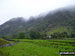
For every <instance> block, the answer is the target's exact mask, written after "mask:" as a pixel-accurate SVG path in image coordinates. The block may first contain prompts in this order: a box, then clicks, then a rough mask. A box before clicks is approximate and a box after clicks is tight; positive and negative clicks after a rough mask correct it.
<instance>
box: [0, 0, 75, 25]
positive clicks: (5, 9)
mask: <svg viewBox="0 0 75 56" xmlns="http://www.w3.org/2000/svg"><path fill="white" fill-rule="evenodd" d="M71 5H75V0H0V24H3V23H4V22H6V21H8V20H9V19H11V18H14V17H25V18H29V17H30V16H36V15H39V14H40V13H43V12H48V11H51V10H55V9H57V8H61V7H65V6H71Z"/></svg>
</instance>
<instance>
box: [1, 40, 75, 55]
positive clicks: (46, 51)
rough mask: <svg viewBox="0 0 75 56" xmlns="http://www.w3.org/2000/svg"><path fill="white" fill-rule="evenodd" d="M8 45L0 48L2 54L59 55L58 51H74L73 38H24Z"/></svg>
mask: <svg viewBox="0 0 75 56" xmlns="http://www.w3.org/2000/svg"><path fill="white" fill-rule="evenodd" d="M15 40H16V41H20V42H19V43H18V44H16V45H14V46H10V47H4V48H0V53H1V55H2V56H59V51H60V50H62V51H74V50H75V44H74V42H75V41H74V40H25V39H15Z"/></svg>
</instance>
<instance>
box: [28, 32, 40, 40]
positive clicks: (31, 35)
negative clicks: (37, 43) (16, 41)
mask: <svg viewBox="0 0 75 56" xmlns="http://www.w3.org/2000/svg"><path fill="white" fill-rule="evenodd" d="M29 35H30V37H31V39H39V38H40V37H41V35H40V33H39V32H37V31H30V32H29Z"/></svg>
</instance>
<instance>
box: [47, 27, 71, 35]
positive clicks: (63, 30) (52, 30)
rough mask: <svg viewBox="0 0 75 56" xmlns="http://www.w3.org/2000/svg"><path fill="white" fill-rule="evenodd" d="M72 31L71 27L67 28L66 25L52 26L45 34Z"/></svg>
mask: <svg viewBox="0 0 75 56" xmlns="http://www.w3.org/2000/svg"><path fill="white" fill-rule="evenodd" d="M71 31H72V29H71V28H69V29H68V28H67V27H62V26H59V27H55V28H52V29H51V30H50V31H48V32H47V34H48V35H49V34H53V33H55V32H59V33H62V32H68V33H70V32H71Z"/></svg>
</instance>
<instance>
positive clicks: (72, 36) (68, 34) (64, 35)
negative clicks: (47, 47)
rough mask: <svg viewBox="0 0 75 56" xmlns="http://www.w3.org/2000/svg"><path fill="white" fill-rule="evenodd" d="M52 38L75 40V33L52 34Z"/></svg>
mask: <svg viewBox="0 0 75 56" xmlns="http://www.w3.org/2000/svg"><path fill="white" fill-rule="evenodd" d="M51 36H52V37H53V38H57V39H63V38H75V34H74V33H67V32H62V33H59V32H57V33H54V34H51Z"/></svg>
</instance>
